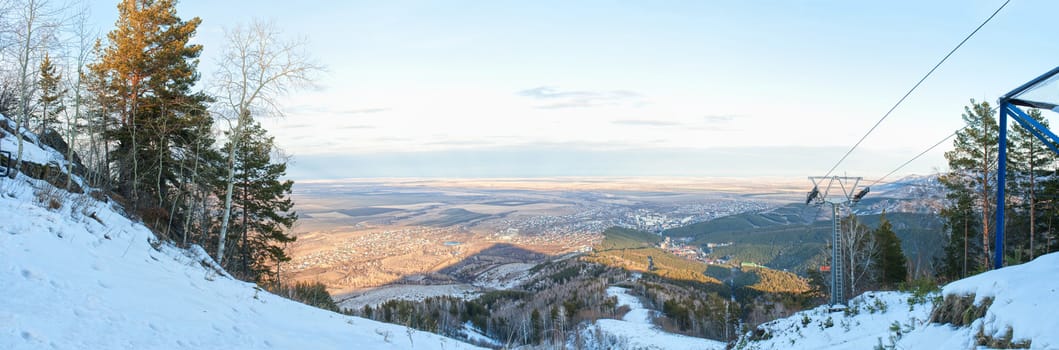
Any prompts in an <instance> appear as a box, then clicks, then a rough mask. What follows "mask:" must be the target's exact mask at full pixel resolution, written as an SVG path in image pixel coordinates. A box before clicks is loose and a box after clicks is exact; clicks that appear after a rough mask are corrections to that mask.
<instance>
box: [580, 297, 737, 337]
mask: <svg viewBox="0 0 1059 350" xmlns="http://www.w3.org/2000/svg"><path fill="white" fill-rule="evenodd" d="M607 295H610V296H614V297H617V298H618V305H619V306H621V305H628V306H629V308H630V310H629V312H628V313H627V314H625V316H624V317H622V319H621V320H611V319H600V320H597V321H596V322H595V323H594V324H592V325H589V326H588V327H587V328H585V329H584V330H583V331H582V336H583V337H585V338H587V339H590V340H589V341H588V343H589V344H594V345H599V346H600V348H602V349H667V350H668V349H699V350H704V349H724V348H725V343H723V342H719V341H715V340H709V339H703V338H695V337H689V336H685V335H680V334H673V333H666V332H664V331H662V330H661V329H658V327H656V326H655V325H654V324H652V323H651V319H652V318H653V315H652V313H653V312H655V311H653V310H649V309H647V308H645V307H644V306H643V304H642V303H640V300H639V299H637V298H636V297H635V296H633V295H630V294H629V293H628V289H625V288H621V287H610V288H607Z"/></svg>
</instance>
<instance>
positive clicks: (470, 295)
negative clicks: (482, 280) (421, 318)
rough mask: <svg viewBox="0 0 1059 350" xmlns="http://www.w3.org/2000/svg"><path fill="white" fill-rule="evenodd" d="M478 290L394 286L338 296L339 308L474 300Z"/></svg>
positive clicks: (455, 286)
mask: <svg viewBox="0 0 1059 350" xmlns="http://www.w3.org/2000/svg"><path fill="white" fill-rule="evenodd" d="M478 295H479V293H478V289H477V288H475V287H474V286H471V285H468V284H393V285H386V286H382V287H378V288H372V289H366V290H362V291H357V292H353V293H348V294H344V295H340V296H338V297H337V298H335V299H337V300H338V306H339V307H341V308H346V309H354V310H356V309H361V308H363V307H364V305H371V306H372V307H377V306H379V305H381V304H382V303H385V302H387V301H389V300H396V299H401V300H410V301H422V300H424V299H426V298H433V297H440V296H453V297H457V298H461V299H474V298H475V297H477V296H478Z"/></svg>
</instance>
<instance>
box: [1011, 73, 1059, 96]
mask: <svg viewBox="0 0 1059 350" xmlns="http://www.w3.org/2000/svg"><path fill="white" fill-rule="evenodd" d="M1056 74H1059V67H1055V68H1052V70H1050V71H1048V72H1047V73H1044V74H1041V75H1040V76H1039V77H1036V78H1033V80H1030V81H1029V82H1027V83H1025V84H1022V85H1021V86H1019V87H1017V88H1015V90H1011V91H1009V92H1008V93H1006V94H1004V96H1001V97H1000V101H1007V100H1010V99H1013V98H1015V97H1016V96H1018V94H1021V93H1023V92H1025V91H1026V90H1029V88H1030V87H1031V86H1034V85H1037V84H1038V83H1040V82H1042V81H1045V80H1046V79H1048V78H1050V77H1052V76H1053V75H1056Z"/></svg>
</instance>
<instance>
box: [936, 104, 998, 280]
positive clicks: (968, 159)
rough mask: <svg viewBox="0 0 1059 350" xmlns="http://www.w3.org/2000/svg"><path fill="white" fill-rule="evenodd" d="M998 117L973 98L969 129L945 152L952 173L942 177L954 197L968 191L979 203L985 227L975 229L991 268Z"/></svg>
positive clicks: (983, 257)
mask: <svg viewBox="0 0 1059 350" xmlns="http://www.w3.org/2000/svg"><path fill="white" fill-rule="evenodd" d="M994 115H995V112H994V111H993V109H992V107H990V105H989V103H988V102H982V103H976V102H975V101H974V100H973V99H972V100H971V106H968V107H964V114H963V120H964V123H966V124H967V126H966V127H965V128H963V129H961V130H960V132H958V133H957V134H956V139H955V141H953V149H952V150H951V151H949V152H945V159H947V160H948V162H949V169H950V170H949V173H948V174H946V175H945V176H942V177H941V182H942V184H944V185H945V187H946V189H947V190H948V191H949V192H950V194H953V193H954V192H956V193H958V192H966V193H968V194H970V195H971V199H972V200H973V202H974V203H975V204H974V205H975V207H976V208H975V209H974V210H975V211H976V214H977V216H978V218H979V219H980V222H981V224H980V225H979V226H978V227H974V228H971V229H977V232H976V234H977V235H979V237H981V240H980V242H981V247H982V254H980V255H979V259H980V261H981V264H982V265H981V266H989V261H990V254H989V247H990V246H989V244H990V243H991V242H990V241H991V240H990V232H991V231H992V230H993V225H992V221H991V218H992V215H994V211H995V205H994V203H995V200H994V199H995V197H996V187H995V186H996V173H994V172H993V169H995V168H996V164H997V140H998V131H999V127H998V126H997V122H996V119H995V117H994ZM962 195H963V194H957V196H962ZM950 205H952V204H950ZM968 227H969V226H968ZM969 228H970V227H969ZM951 237H952V235H950V238H951Z"/></svg>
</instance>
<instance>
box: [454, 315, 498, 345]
mask: <svg viewBox="0 0 1059 350" xmlns="http://www.w3.org/2000/svg"><path fill="white" fill-rule="evenodd" d="M463 334H464V335H465V336H467V339H468V340H470V341H473V342H477V343H479V344H488V345H490V346H501V345H503V344H500V342H497V341H496V340H494V339H493V338H490V337H488V336H486V335H485V334H483V333H482V331H480V330H478V328H475V327H474V325H473V324H471V322H470V321H467V322H464V323H463Z"/></svg>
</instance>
